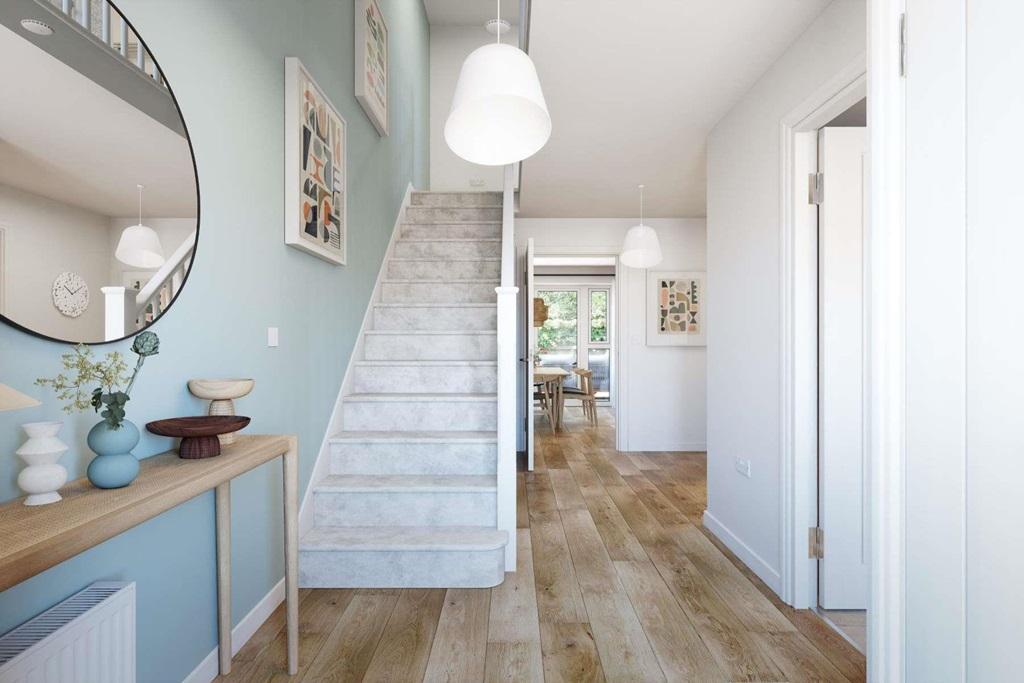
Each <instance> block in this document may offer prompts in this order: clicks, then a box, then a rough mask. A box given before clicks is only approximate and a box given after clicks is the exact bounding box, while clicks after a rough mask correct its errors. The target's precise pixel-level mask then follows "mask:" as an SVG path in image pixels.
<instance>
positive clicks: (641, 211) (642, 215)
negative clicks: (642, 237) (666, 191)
mask: <svg viewBox="0 0 1024 683" xmlns="http://www.w3.org/2000/svg"><path fill="white" fill-rule="evenodd" d="M639 187H640V225H643V224H644V186H643V185H640V186H639Z"/></svg>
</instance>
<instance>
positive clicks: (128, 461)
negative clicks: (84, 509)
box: [85, 420, 139, 489]
mask: <svg viewBox="0 0 1024 683" xmlns="http://www.w3.org/2000/svg"><path fill="white" fill-rule="evenodd" d="M85 441H86V443H88V444H89V448H91V449H92V450H93V451H95V453H96V457H95V458H93V459H92V462H90V463H89V469H88V470H87V471H86V474H87V476H88V477H89V481H91V482H92V484H93V486H96V487H97V488H101V489H119V488H121V487H123V486H127V485H128V484H130V483H132V482H133V481H135V477H137V476H139V461H138V460H137V459H136V458H135V456H134V455H132V453H131V451H132V449H133V448H135V447H136V446H137V445H139V428H138V427H136V426H135V425H134V424H132V423H131V422H129V421H128V420H125V421H123V422H122V423H121V427H120V428H119V429H111V427H110V425H108V424H107V423H106V422H100V423H98V424H96V426H95V427H93V428H92V429H90V430H89V436H87V437H86V439H85Z"/></svg>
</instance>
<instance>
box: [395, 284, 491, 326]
mask: <svg viewBox="0 0 1024 683" xmlns="http://www.w3.org/2000/svg"><path fill="white" fill-rule="evenodd" d="M497 286H498V285H497V283H494V282H465V283H462V282H460V283H447V282H384V283H382V285H381V295H380V298H381V301H382V302H383V303H386V304H487V303H491V302H497V300H498V294H497V292H495V291H494V290H495V287H497ZM460 328H461V325H459V326H456V327H455V329H460Z"/></svg>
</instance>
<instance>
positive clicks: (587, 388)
mask: <svg viewBox="0 0 1024 683" xmlns="http://www.w3.org/2000/svg"><path fill="white" fill-rule="evenodd" d="M572 371H573V373H574V374H575V375H576V376H577V377H579V378H580V387H579V389H563V391H564V392H565V394H566V396H569V397H572V398H578V399H579V400H580V405H581V406H582V408H583V417H585V418H587V419H588V420H590V423H591V424H592V425H594V426H595V427H596V426H597V392H596V391H595V390H594V372H593V370H581V369H580V368H573V369H572Z"/></svg>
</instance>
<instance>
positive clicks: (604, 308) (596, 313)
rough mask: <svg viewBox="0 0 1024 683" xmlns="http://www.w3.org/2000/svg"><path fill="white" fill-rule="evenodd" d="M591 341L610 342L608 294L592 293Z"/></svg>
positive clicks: (599, 291)
mask: <svg viewBox="0 0 1024 683" xmlns="http://www.w3.org/2000/svg"><path fill="white" fill-rule="evenodd" d="M590 341H592V342H606V341H608V292H605V291H601V290H597V291H593V292H591V293H590Z"/></svg>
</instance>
